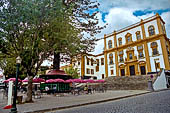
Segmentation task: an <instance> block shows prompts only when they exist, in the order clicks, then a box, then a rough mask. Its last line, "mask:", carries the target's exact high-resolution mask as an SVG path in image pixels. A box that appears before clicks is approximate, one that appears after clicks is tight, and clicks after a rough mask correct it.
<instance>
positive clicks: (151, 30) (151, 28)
mask: <svg viewBox="0 0 170 113" xmlns="http://www.w3.org/2000/svg"><path fill="white" fill-rule="evenodd" d="M148 32H149V36H152V35H155V28H154V26H153V25H151V26H149V27H148Z"/></svg>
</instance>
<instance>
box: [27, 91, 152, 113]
mask: <svg viewBox="0 0 170 113" xmlns="http://www.w3.org/2000/svg"><path fill="white" fill-rule="evenodd" d="M148 93H152V92H145V93H139V94H133V95H127V96H122V97H117V98H110V99H105V100H99V101H95V102H87V103H83V104H75V105H69V106H63V107H56V108H50V109H43V110H36V111H30V112H24V113H44V112H49V111H56V110H61V109H67V108H73V107H79V106H85V105H91V104H97V103H103V102H109V101H114V100H120V99H124V98H129V97H134V96H139V95H144V94H148Z"/></svg>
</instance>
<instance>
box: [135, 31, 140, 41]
mask: <svg viewBox="0 0 170 113" xmlns="http://www.w3.org/2000/svg"><path fill="white" fill-rule="evenodd" d="M136 39H137V40H140V39H141V35H140V31H137V32H136Z"/></svg>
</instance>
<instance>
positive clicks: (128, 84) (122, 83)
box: [106, 74, 157, 90]
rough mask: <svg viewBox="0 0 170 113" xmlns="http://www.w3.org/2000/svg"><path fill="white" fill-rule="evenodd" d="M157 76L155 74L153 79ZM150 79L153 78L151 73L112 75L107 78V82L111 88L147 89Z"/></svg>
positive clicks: (108, 87)
mask: <svg viewBox="0 0 170 113" xmlns="http://www.w3.org/2000/svg"><path fill="white" fill-rule="evenodd" d="M156 78H157V76H156V75H155V74H153V78H152V81H153V82H154V81H155V80H156ZM148 80H151V76H150V75H137V76H120V77H117V76H112V77H108V78H107V79H106V84H107V89H109V90H147V88H148Z"/></svg>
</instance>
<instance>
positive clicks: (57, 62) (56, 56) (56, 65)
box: [53, 52, 60, 70]
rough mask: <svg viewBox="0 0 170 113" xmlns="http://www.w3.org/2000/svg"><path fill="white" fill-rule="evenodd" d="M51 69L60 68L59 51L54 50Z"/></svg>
mask: <svg viewBox="0 0 170 113" xmlns="http://www.w3.org/2000/svg"><path fill="white" fill-rule="evenodd" d="M53 69H56V70H59V69H60V52H58V53H56V52H54V60H53Z"/></svg>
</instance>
